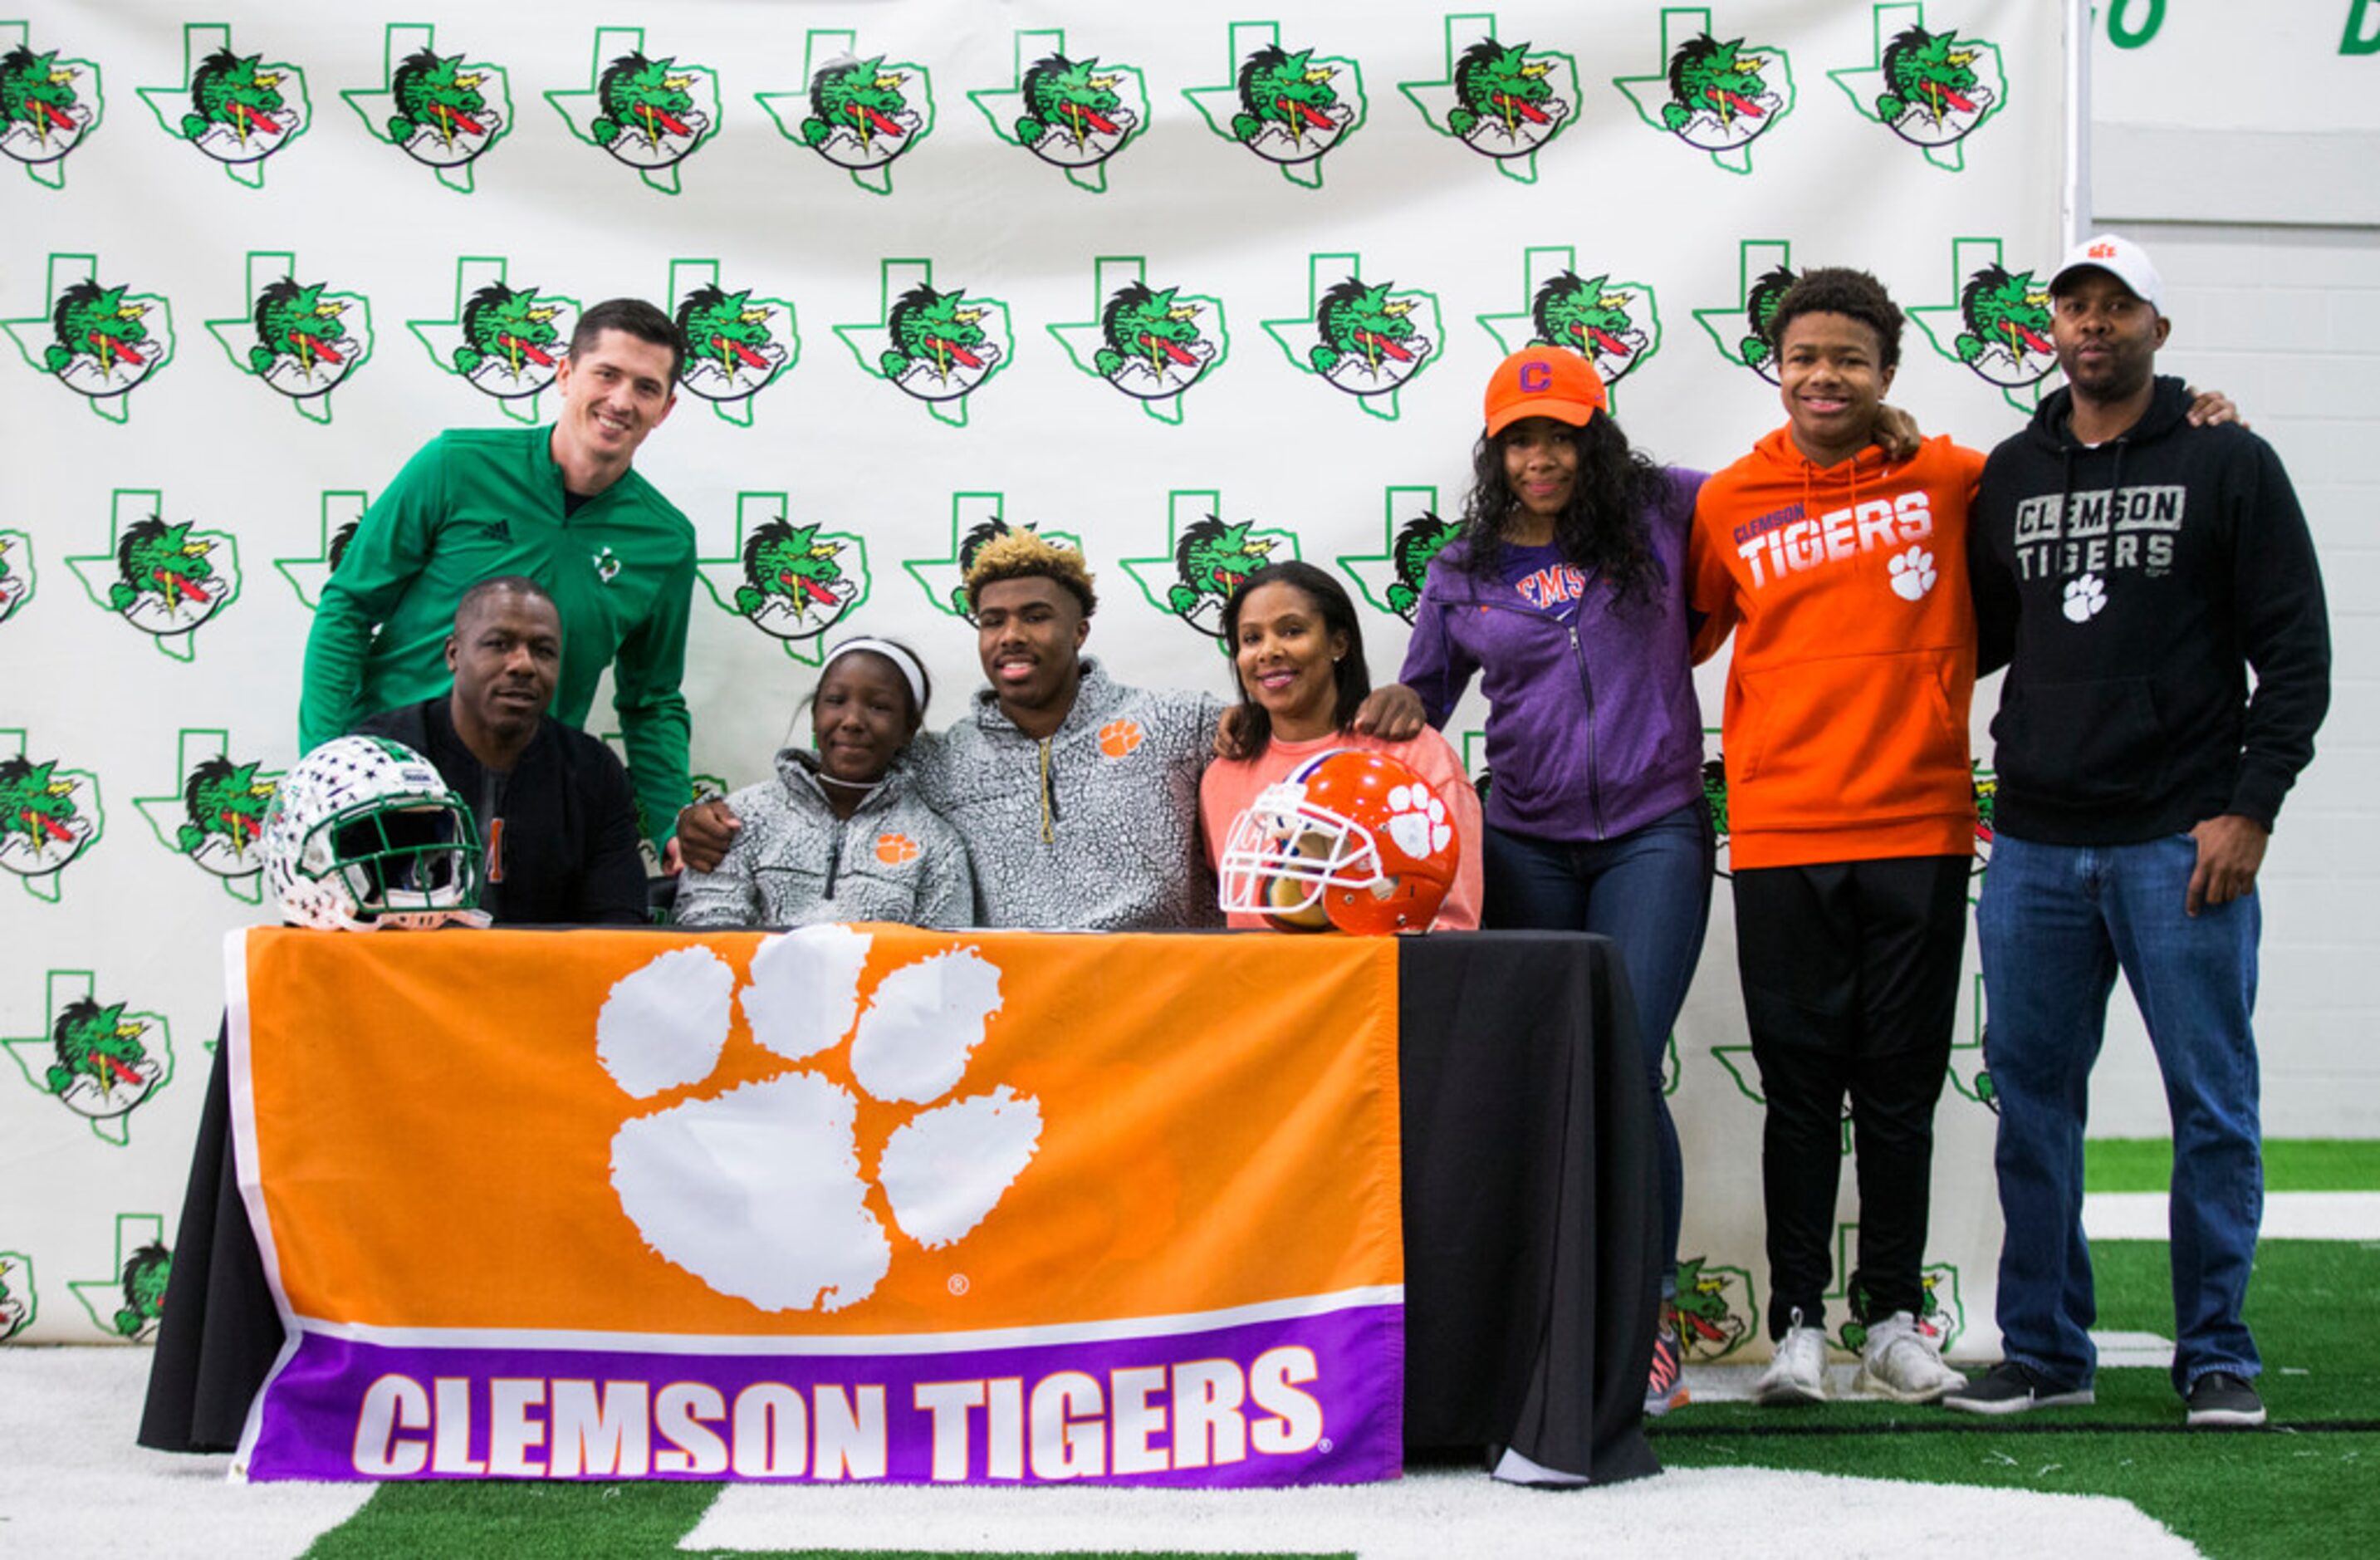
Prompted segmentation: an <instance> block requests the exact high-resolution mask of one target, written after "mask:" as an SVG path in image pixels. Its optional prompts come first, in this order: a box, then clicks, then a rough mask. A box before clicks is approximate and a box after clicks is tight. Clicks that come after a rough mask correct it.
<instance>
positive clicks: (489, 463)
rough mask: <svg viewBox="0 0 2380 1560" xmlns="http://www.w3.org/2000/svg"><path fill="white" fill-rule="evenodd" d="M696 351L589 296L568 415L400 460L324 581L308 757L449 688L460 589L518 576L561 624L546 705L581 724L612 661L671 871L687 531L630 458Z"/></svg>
mask: <svg viewBox="0 0 2380 1560" xmlns="http://www.w3.org/2000/svg"><path fill="white" fill-rule="evenodd" d="M685 357H686V342H685V337H684V336H683V335H681V334H680V333H679V331H678V329H677V326H676V324H675V323H674V322H673V321H672V320H671V319H670V317H669V316H668V315H667V314H664V313H662V311H660V310H659V309H656V308H654V307H653V306H652V305H651V304H650V303H646V302H643V301H641V300H639V299H613V300H611V301H610V302H607V303H600V304H597V305H596V306H595V307H594V308H592V309H589V310H588V311H586V312H585V313H584V314H582V315H580V316H579V318H578V324H577V329H576V330H575V331H574V332H573V333H572V335H571V338H570V352H569V355H568V356H567V357H566V358H565V359H564V360H563V363H562V366H561V369H560V372H558V373H557V375H556V376H555V380H554V383H555V385H556V386H557V387H558V388H559V389H560V390H561V392H562V396H563V408H562V415H561V418H560V419H559V420H557V421H556V422H555V423H554V424H553V427H551V428H527V429H512V428H506V429H456V430H451V431H449V432H447V433H442V434H440V435H439V436H438V437H437V438H435V439H432V440H431V442H430V443H429V444H428V445H426V446H424V447H423V448H422V450H421V451H420V453H419V454H418V455H416V456H415V457H413V458H412V459H411V460H409V461H407V462H406V465H405V469H403V470H401V471H399V472H398V473H397V474H396V479H395V481H392V482H391V483H389V485H388V487H387V488H386V490H385V491H383V493H382V494H381V495H380V498H379V501H378V502H376V503H375V504H373V505H372V506H371V507H370V509H368V510H366V511H365V512H364V517H363V518H362V520H361V521H359V522H358V525H357V527H356V532H355V536H354V538H353V539H352V540H351V541H350V542H348V544H347V548H346V553H345V554H344V555H342V556H341V558H340V560H339V564H338V567H336V568H335V569H334V570H333V571H332V573H331V578H330V580H329V582H328V583H327V584H326V585H325V586H324V587H323V590H322V605H321V607H320V608H318V609H317V610H316V612H315V614H314V627H313V631H312V632H311V633H310V635H308V637H307V640H306V673H305V689H304V694H303V697H302V699H301V700H300V702H299V704H298V710H297V737H298V747H299V748H300V750H311V749H313V748H314V747H315V746H316V745H318V744H320V743H322V742H325V741H328V740H329V739H330V738H332V737H337V736H340V735H342V734H344V733H345V732H346V731H347V730H348V729H349V728H350V727H352V726H353V725H355V723H356V722H357V721H358V720H359V719H361V718H362V717H364V716H366V715H369V714H371V713H375V712H378V711H381V710H386V709H391V708H394V707H395V706H398V705H402V704H411V703H416V702H418V701H421V700H424V699H431V698H435V697H437V696H438V695H440V694H442V693H443V692H445V691H446V689H448V687H449V686H450V685H451V684H452V681H453V676H452V674H451V673H449V672H448V670H447V668H446V660H445V647H446V635H447V631H448V629H449V628H451V627H452V626H453V623H454V618H455V605H456V603H459V602H460V601H461V600H462V598H463V592H464V591H468V590H469V589H470V588H471V587H472V586H473V585H475V584H477V583H479V582H480V580H482V579H489V578H491V577H492V576H495V575H503V574H516V575H526V576H527V577H528V578H529V579H533V580H535V581H537V583H538V584H539V585H540V586H542V587H543V588H544V589H545V590H546V591H547V592H548V593H550V594H551V595H552V596H553V602H554V605H555V606H556V607H557V608H558V609H559V610H560V612H561V615H562V628H563V644H564V647H565V649H564V654H563V663H562V670H561V676H560V677H559V679H558V680H557V681H556V683H555V685H554V694H553V707H552V713H553V716H554V718H555V719H557V720H560V721H563V722H565V724H567V725H573V726H584V725H586V723H587V713H588V710H589V706H590V705H592V704H593V702H594V700H595V685H596V683H597V681H598V680H599V679H600V678H601V676H602V675H603V669H604V668H605V667H606V666H612V667H613V669H614V670H613V705H614V707H615V708H616V709H617V711H618V712H619V716H620V730H621V733H622V735H623V736H624V737H625V740H626V743H627V749H628V770H629V774H630V776H631V777H632V779H633V780H634V782H635V785H636V792H637V801H638V803H639V804H640V805H641V807H642V809H643V811H644V816H645V820H646V825H647V829H648V831H649V832H650V833H651V834H652V835H654V836H655V837H656V838H657V839H659V840H662V841H664V842H666V843H665V847H664V848H665V855H664V861H665V863H666V864H667V865H669V866H670V867H671V868H672V869H673V870H674V868H675V865H676V855H677V851H676V843H675V840H674V837H673V836H674V834H675V832H676V819H677V814H678V810H679V809H680V808H681V807H683V806H684V805H685V804H686V798H687V796H688V794H689V792H688V786H687V776H686V741H687V735H688V725H687V720H686V700H685V698H684V696H683V695H682V694H680V692H679V691H678V682H679V678H680V676H681V675H682V673H683V672H684V670H685V665H686V614H687V611H688V607H689V603H690V602H691V599H692V592H693V590H694V527H693V525H692V524H691V522H689V521H688V520H687V519H686V517H685V516H684V515H683V514H681V513H679V511H678V510H677V508H676V506H674V505H672V504H671V503H670V502H669V500H667V499H665V498H663V497H662V495H661V494H659V493H658V492H656V491H654V489H653V486H652V484H651V483H650V482H648V481H645V479H644V478H642V477H640V476H638V475H637V473H636V472H635V471H634V470H632V469H630V462H631V461H632V460H633V459H634V458H635V457H636V453H637V446H638V445H641V444H643V443H644V442H645V438H646V435H648V434H650V433H651V432H652V431H653V430H654V429H655V428H658V427H660V426H661V424H662V420H664V419H666V418H667V417H668V416H669V413H670V408H672V407H673V406H674V405H675V404H676V394H675V392H676V385H677V372H678V369H679V367H680V365H681V364H682V363H683V362H684V361H685Z"/></svg>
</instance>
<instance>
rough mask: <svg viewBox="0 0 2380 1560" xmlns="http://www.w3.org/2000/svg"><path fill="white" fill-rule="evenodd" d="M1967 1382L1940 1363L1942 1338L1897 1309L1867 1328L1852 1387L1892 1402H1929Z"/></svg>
mask: <svg viewBox="0 0 2380 1560" xmlns="http://www.w3.org/2000/svg"><path fill="white" fill-rule="evenodd" d="M1966 1384H1967V1378H1966V1377H1964V1376H1962V1375H1961V1374H1960V1373H1959V1372H1958V1371H1953V1370H1952V1369H1950V1367H1949V1366H1948V1365H1945V1364H1943V1363H1942V1345H1941V1341H1940V1340H1939V1339H1937V1338H1936V1337H1935V1336H1934V1335H1933V1334H1932V1333H1930V1332H1928V1331H1926V1330H1925V1328H1923V1327H1921V1326H1919V1325H1918V1324H1917V1318H1915V1317H1913V1316H1912V1315H1910V1314H1909V1312H1907V1311H1905V1310H1896V1311H1894V1312H1893V1313H1892V1314H1891V1315H1890V1316H1888V1317H1886V1318H1885V1319H1884V1320H1883V1321H1881V1322H1876V1324H1875V1325H1874V1326H1872V1327H1870V1328H1869V1329H1868V1330H1867V1343H1866V1345H1865V1346H1864V1347H1862V1348H1861V1350H1860V1368H1859V1375H1858V1377H1857V1378H1856V1379H1855V1380H1853V1381H1852V1391H1853V1392H1856V1393H1859V1394H1861V1395H1864V1396H1867V1397H1888V1398H1890V1399H1891V1400H1892V1401H1893V1402H1895V1403H1931V1402H1934V1401H1935V1400H1937V1398H1939V1397H1941V1396H1942V1395H1943V1394H1945V1393H1949V1392H1956V1391H1957V1390H1959V1389H1960V1388H1961V1387H1963V1386H1965V1385H1966Z"/></svg>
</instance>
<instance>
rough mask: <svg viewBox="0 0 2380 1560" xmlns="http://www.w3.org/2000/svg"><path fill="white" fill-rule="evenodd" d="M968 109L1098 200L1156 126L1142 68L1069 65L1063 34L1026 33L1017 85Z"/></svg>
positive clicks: (1020, 39) (1019, 43)
mask: <svg viewBox="0 0 2380 1560" xmlns="http://www.w3.org/2000/svg"><path fill="white" fill-rule="evenodd" d="M967 101H968V102H969V103H972V104H975V106H976V109H977V112H978V113H980V114H981V115H982V116H984V117H985V118H986V119H987V120H989V121H990V124H991V133H992V134H993V135H996V136H998V137H999V138H1000V139H1001V140H1004V141H1006V142H1008V143H1009V144H1010V145H1011V146H1014V147H1020V148H1022V149H1023V150H1025V151H1026V152H1031V153H1032V154H1033V155H1034V156H1036V157H1038V158H1039V159H1040V160H1041V161H1042V162H1044V163H1047V164H1049V165H1050V166H1052V167H1054V168H1057V169H1059V170H1061V171H1062V172H1063V173H1064V174H1065V176H1066V181H1067V182H1068V183H1070V184H1072V185H1073V186H1074V187H1075V189H1087V190H1089V191H1090V192H1091V193H1092V194H1094V195H1103V194H1105V193H1107V188H1108V162H1109V160H1110V159H1111V158H1112V157H1114V156H1115V154H1116V153H1117V152H1122V151H1123V149H1124V148H1125V147H1126V146H1128V145H1130V144H1131V143H1132V142H1133V141H1134V140H1136V139H1138V137H1139V136H1140V133H1141V131H1142V130H1143V129H1144V128H1147V124H1148V83H1147V80H1145V79H1143V78H1142V76H1141V72H1140V67H1137V66H1131V65H1119V64H1115V63H1113V62H1103V61H1102V60H1100V58H1099V56H1098V55H1089V56H1087V57H1086V58H1083V59H1069V58H1068V57H1067V55H1066V34H1065V32H1064V31H1063V30H1055V29H1044V30H1031V29H1024V28H1020V29H1018V30H1017V33H1016V67H1015V73H1014V79H1013V84H1012V85H1009V86H1006V87H993V88H986V89H984V90H982V91H972V92H969V93H967Z"/></svg>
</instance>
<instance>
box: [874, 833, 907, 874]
mask: <svg viewBox="0 0 2380 1560" xmlns="http://www.w3.org/2000/svg"><path fill="white" fill-rule="evenodd" d="M876 859H878V860H879V861H881V862H883V863H884V864H885V865H886V866H888V867H899V866H904V865H906V864H907V863H909V862H911V861H914V860H916V859H917V841H916V840H913V839H911V838H910V837H909V836H908V835H877V836H876Z"/></svg>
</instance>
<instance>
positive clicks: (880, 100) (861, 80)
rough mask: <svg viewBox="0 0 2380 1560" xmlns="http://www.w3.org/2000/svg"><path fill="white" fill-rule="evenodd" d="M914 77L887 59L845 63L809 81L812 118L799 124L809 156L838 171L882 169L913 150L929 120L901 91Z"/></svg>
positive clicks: (819, 73) (879, 58)
mask: <svg viewBox="0 0 2380 1560" xmlns="http://www.w3.org/2000/svg"><path fill="white" fill-rule="evenodd" d="M909 75H910V73H909V72H908V71H907V70H905V69H903V68H901V67H891V68H887V67H886V66H885V64H884V56H883V55H877V56H876V57H875V58H873V59H864V60H861V59H855V60H844V61H842V62H840V63H838V64H834V65H829V66H825V67H821V68H820V70H819V71H818V72H817V74H815V75H813V76H812V77H811V78H810V114H809V117H808V118H807V119H804V120H803V121H802V124H801V133H802V140H803V141H804V142H806V143H807V145H808V146H809V148H810V150H811V151H813V152H817V153H818V154H819V155H820V156H821V157H823V158H825V159H826V160H827V161H828V162H830V163H832V164H833V165H835V166H836V167H838V168H880V167H882V166H883V165H885V164H887V163H890V162H892V160H893V159H894V158H896V157H898V156H900V155H901V154H902V153H903V152H906V151H908V150H909V148H908V145H907V144H906V143H907V142H908V141H909V140H911V139H912V138H913V137H915V136H916V135H917V134H918V132H919V131H921V130H922V129H923V128H924V127H925V116H923V115H921V114H919V113H918V112H917V110H916V109H915V108H912V107H911V106H909V100H908V97H907V95H906V94H905V93H904V92H903V91H902V89H903V88H904V87H905V86H906V85H907V84H908V81H909Z"/></svg>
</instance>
